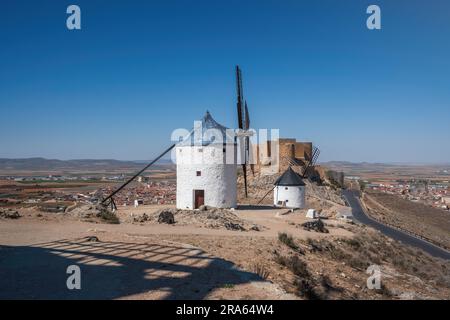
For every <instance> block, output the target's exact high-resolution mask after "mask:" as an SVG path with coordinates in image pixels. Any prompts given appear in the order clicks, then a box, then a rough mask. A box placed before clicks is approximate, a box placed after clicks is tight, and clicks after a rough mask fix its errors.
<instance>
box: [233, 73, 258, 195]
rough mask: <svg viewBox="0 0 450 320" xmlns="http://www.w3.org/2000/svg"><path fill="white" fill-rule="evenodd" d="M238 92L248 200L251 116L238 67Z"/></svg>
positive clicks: (242, 155) (240, 135)
mask: <svg viewBox="0 0 450 320" xmlns="http://www.w3.org/2000/svg"><path fill="white" fill-rule="evenodd" d="M236 91H237V104H236V106H237V117H238V128H239V132H238V134H237V135H238V137H243V138H244V139H243V144H244V145H243V148H241V150H242V152H241V159H242V158H243V163H242V171H243V174H244V190H245V197H246V198H248V189H247V164H248V162H249V158H250V136H251V135H252V133H251V132H249V131H248V130H249V128H250V115H249V112H248V107H247V101H246V100H245V99H244V90H243V88H242V72H241V69H240V68H239V66H236ZM250 170H251V171H252V174H253V175H254V174H255V172H254V166H253V164H250Z"/></svg>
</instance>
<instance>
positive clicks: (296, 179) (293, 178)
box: [274, 167, 305, 186]
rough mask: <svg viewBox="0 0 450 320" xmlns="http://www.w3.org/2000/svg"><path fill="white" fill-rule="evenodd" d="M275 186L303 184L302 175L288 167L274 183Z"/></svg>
mask: <svg viewBox="0 0 450 320" xmlns="http://www.w3.org/2000/svg"><path fill="white" fill-rule="evenodd" d="M274 185H276V186H304V185H305V183H304V182H303V179H302V177H301V176H300V175H299V174H298V173H297V172H295V171H294V170H292V168H291V167H289V168H288V169H287V170H286V171H285V172H284V173H283V174H282V175H281V176H280V177H279V178H278V179H277V180H276V181H275V183H274Z"/></svg>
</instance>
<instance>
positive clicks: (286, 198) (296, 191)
mask: <svg viewBox="0 0 450 320" xmlns="http://www.w3.org/2000/svg"><path fill="white" fill-rule="evenodd" d="M274 185H275V188H274V192H273V204H274V205H275V206H278V207H287V208H300V209H302V208H304V207H305V183H304V182H303V179H302V177H301V176H300V175H299V174H298V173H297V172H295V171H294V170H292V168H291V167H289V168H288V169H287V170H286V171H285V172H284V173H283V174H282V175H281V176H280V177H279V178H278V179H277V180H276V181H275V183H274Z"/></svg>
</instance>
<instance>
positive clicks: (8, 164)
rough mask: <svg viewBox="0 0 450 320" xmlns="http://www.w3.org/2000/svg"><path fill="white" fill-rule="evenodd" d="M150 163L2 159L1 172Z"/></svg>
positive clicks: (124, 166)
mask: <svg viewBox="0 0 450 320" xmlns="http://www.w3.org/2000/svg"><path fill="white" fill-rule="evenodd" d="M149 162H150V161H121V160H113V159H76V160H57V159H45V158H23V159H7V158H0V170H74V169H75V170H83V169H84V170H91V169H92V170H96V169H97V170H98V169H120V168H142V167H143V166H144V165H145V164H146V163H149ZM165 163H168V160H160V161H158V164H165Z"/></svg>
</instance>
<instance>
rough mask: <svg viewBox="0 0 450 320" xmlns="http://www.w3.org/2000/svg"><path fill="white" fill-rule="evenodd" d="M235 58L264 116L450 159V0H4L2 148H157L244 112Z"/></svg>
mask: <svg viewBox="0 0 450 320" xmlns="http://www.w3.org/2000/svg"><path fill="white" fill-rule="evenodd" d="M70 4H77V5H79V6H80V7H81V12H82V13H81V23H82V29H81V30H76V31H70V30H68V29H67V28H66V18H67V16H68V15H67V14H66V8H67V6H68V5H70ZM370 4H377V5H379V6H380V7H381V14H382V29H381V30H374V31H370V30H368V29H367V27H366V19H367V17H368V15H367V14H366V8H367V7H368V5H370ZM236 64H239V65H240V66H241V67H242V69H243V76H244V91H245V96H246V99H247V101H248V104H249V109H250V113H251V120H252V123H251V124H252V127H254V128H279V129H280V132H281V136H283V137H295V138H297V139H299V140H310V141H313V142H314V143H315V144H316V145H317V146H319V148H320V149H321V150H322V154H321V160H322V161H328V160H348V161H369V162H449V161H450V1H448V0H430V1H425V0H423V1H414V0H408V1H406V0H395V1H378V0H374V1H361V0H345V1H337V0H334V1H331V0H330V1H326V0H315V1H312V0H308V1H301V0H292V1H286V0H278V1H275V0H274V1H267V0H258V1H250V0H249V1H246V0H240V1H234V0H227V1H215V0H208V1H197V0H193V1H174V0H164V1H163V0H160V1H137V0H128V1H125V0H123V1H106V0H105V1H98V0H71V1H70V2H69V1H63V0H53V1H42V0H29V1H22V0H6V1H2V2H1V3H0V157H36V156H39V157H47V158H58V159H78V158H108V159H110V158H115V159H127V160H137V159H150V158H152V157H154V156H156V155H157V154H158V153H159V152H160V151H161V150H163V149H164V148H166V147H167V146H168V145H169V144H170V134H171V132H172V130H173V129H176V128H187V129H189V128H191V127H192V126H193V121H194V120H195V119H199V118H201V116H202V115H203V114H204V112H205V110H206V109H208V110H209V111H210V112H211V114H212V115H213V116H214V118H215V119H216V120H217V121H218V122H220V123H222V124H224V125H226V126H229V127H235V126H236V122H237V121H236V114H235V113H236V112H235V101H236V97H235V82H234V66H235V65H236Z"/></svg>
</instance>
